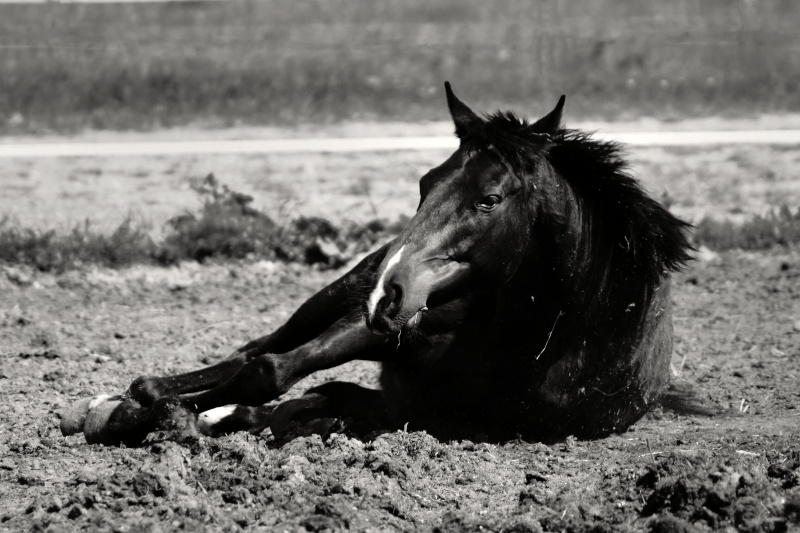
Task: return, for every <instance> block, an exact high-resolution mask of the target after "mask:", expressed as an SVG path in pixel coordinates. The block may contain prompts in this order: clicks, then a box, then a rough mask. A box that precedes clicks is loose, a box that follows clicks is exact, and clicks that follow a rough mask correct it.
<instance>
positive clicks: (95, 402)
mask: <svg viewBox="0 0 800 533" xmlns="http://www.w3.org/2000/svg"><path fill="white" fill-rule="evenodd" d="M110 398H111V395H110V394H100V395H99V396H95V397H94V398H92V401H91V402H89V411H91V410H92V409H96V408H97V406H99V405H100V404H103V403H106V402H107V401H108V400H109V399H110Z"/></svg>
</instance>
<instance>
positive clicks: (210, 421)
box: [197, 404, 236, 433]
mask: <svg viewBox="0 0 800 533" xmlns="http://www.w3.org/2000/svg"><path fill="white" fill-rule="evenodd" d="M234 411H236V405H235V404H234V405H225V406H223V407H215V408H214V409H209V410H208V411H203V412H202V413H200V416H198V417H197V429H198V430H199V431H200V433H205V432H206V431H208V430H210V429H212V428H213V427H214V426H215V425H217V424H219V422H220V421H221V420H222V419H224V418H225V417H228V416H230V415H232V414H233V412H234Z"/></svg>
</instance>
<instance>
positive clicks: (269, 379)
mask: <svg viewBox="0 0 800 533" xmlns="http://www.w3.org/2000/svg"><path fill="white" fill-rule="evenodd" d="M387 342H388V340H387V337H385V336H381V335H376V334H374V333H372V332H371V331H369V329H368V328H367V326H366V323H365V322H364V320H363V318H362V317H361V314H360V312H359V313H353V314H351V315H349V316H347V317H345V318H343V319H341V320H339V321H338V322H336V323H334V324H333V325H331V327H330V328H328V329H327V330H326V331H325V332H324V333H323V334H321V335H319V336H318V337H316V338H314V339H312V340H311V341H309V342H307V343H305V344H303V345H302V346H299V347H297V348H295V349H293V350H290V351H288V352H285V353H280V354H275V353H269V354H264V355H261V356H259V357H256V358H254V359H253V360H251V361H250V362H248V363H246V364H245V365H244V366H242V368H241V369H240V370H239V372H237V373H236V374H235V375H234V376H233V377H231V378H230V379H229V380H227V381H226V382H225V383H222V384H221V385H219V386H218V387H215V388H213V389H211V390H208V391H205V392H200V393H197V394H192V395H186V396H182V397H181V400H180V401H181V404H182V405H183V406H184V407H186V408H188V409H191V410H193V411H194V412H202V411H207V410H209V409H213V408H215V407H219V406H222V405H228V404H239V405H262V404H264V403H266V402H269V401H271V400H274V399H275V398H277V397H278V396H280V395H281V394H283V393H284V392H286V391H288V390H289V389H290V388H291V387H292V385H294V384H295V383H297V382H298V381H300V380H301V379H303V378H304V377H306V376H308V375H309V374H311V373H313V372H316V371H318V370H323V369H326V368H332V367H334V366H338V365H341V364H343V363H346V362H348V361H352V360H354V359H380V355H381V353H382V352H383V349H384V347H385V346H386V345H387Z"/></svg>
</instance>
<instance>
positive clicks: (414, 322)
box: [400, 305, 428, 331]
mask: <svg viewBox="0 0 800 533" xmlns="http://www.w3.org/2000/svg"><path fill="white" fill-rule="evenodd" d="M427 310H428V306H426V305H423V306H422V307H420V308H419V309H418V310H417V312H416V313H414V314H413V315H411V318H409V319H408V320H406V322H405V324H403V326H402V327H401V328H400V329H401V330H402V331H410V330H412V329H414V328H416V327H417V326H419V323H420V322H422V315H423V313H425V312H426V311H427Z"/></svg>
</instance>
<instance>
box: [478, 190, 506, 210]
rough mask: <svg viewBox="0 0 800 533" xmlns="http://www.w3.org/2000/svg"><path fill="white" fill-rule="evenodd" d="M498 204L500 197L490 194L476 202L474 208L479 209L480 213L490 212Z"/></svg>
mask: <svg viewBox="0 0 800 533" xmlns="http://www.w3.org/2000/svg"><path fill="white" fill-rule="evenodd" d="M498 204H500V197H499V196H497V195H496V194H490V195H489V196H484V197H483V198H481V199H480V200H478V201H477V202H475V207H477V208H478V209H480V210H481V211H491V210H492V209H494V208H495V207H497V206H498Z"/></svg>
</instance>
